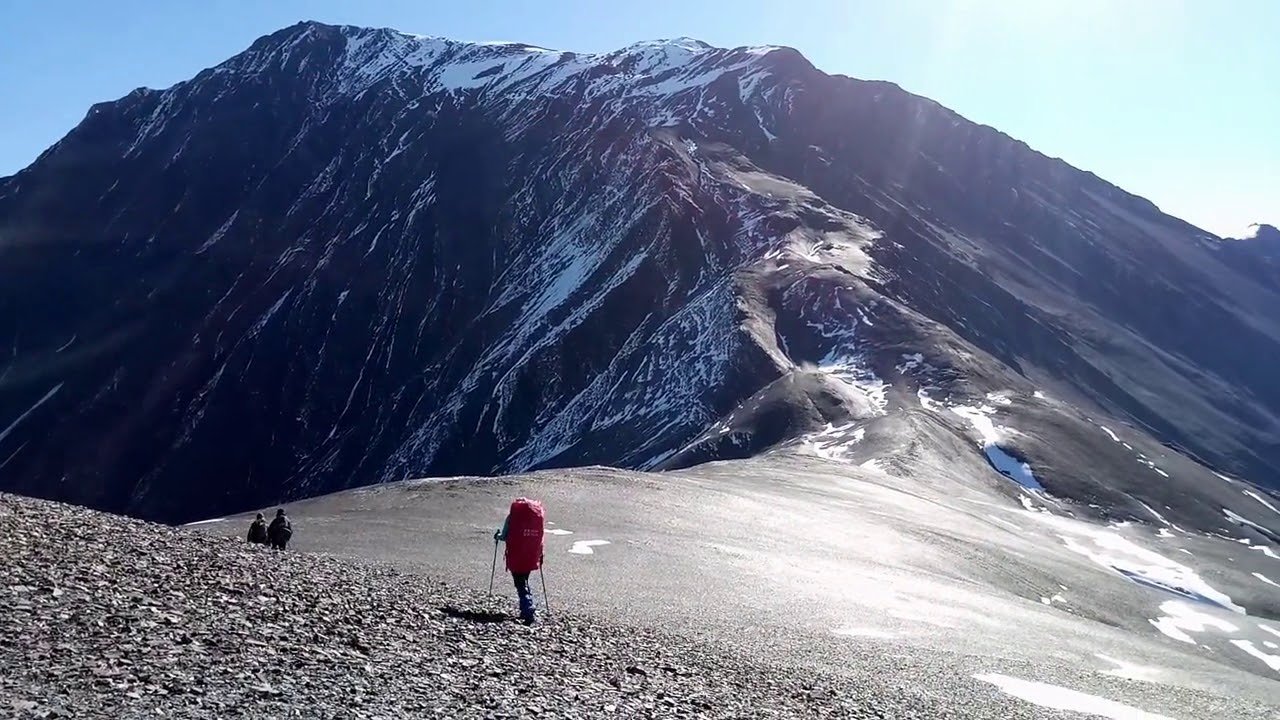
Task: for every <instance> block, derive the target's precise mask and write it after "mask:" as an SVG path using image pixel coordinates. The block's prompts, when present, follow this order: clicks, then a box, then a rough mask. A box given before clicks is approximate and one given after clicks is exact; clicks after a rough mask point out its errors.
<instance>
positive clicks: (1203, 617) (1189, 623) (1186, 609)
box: [1149, 600, 1240, 645]
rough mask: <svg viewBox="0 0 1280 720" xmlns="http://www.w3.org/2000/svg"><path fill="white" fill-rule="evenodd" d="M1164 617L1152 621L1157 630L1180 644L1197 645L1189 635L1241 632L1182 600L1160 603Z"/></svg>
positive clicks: (1226, 622)
mask: <svg viewBox="0 0 1280 720" xmlns="http://www.w3.org/2000/svg"><path fill="white" fill-rule="evenodd" d="M1160 612H1162V613H1164V615H1163V616H1161V617H1158V618H1156V619H1155V620H1150V621H1149V622H1150V623H1151V624H1152V625H1154V626H1155V628H1156V629H1157V630H1159V631H1160V632H1162V633H1164V634H1165V635H1168V636H1169V637H1171V638H1173V639H1174V640H1177V641H1179V642H1184V643H1190V644H1192V645H1195V644H1196V641H1195V639H1193V638H1192V637H1191V635H1189V634H1188V633H1201V632H1206V631H1208V630H1210V629H1214V630H1221V631H1222V632H1228V633H1233V632H1239V630H1240V628H1238V627H1236V626H1235V625H1234V624H1233V623H1231V622H1228V621H1226V620H1223V619H1222V618H1220V617H1215V616H1213V615H1210V614H1208V613H1204V612H1201V611H1200V610H1198V609H1196V608H1195V607H1194V606H1192V605H1191V604H1190V603H1187V602H1183V601H1181V600H1166V601H1165V602H1163V603H1160Z"/></svg>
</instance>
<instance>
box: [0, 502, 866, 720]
mask: <svg viewBox="0 0 1280 720" xmlns="http://www.w3.org/2000/svg"><path fill="white" fill-rule="evenodd" d="M0 548H3V562H2V563H0V638H2V639H3V640H2V641H0V668H4V672H3V673H0V717H9V716H11V715H12V716H15V717H23V718H25V717H75V718H86V717H111V718H133V717H149V718H155V717H199V718H211V717H238V716H244V717H254V718H270V717H308V718H338V717H343V718H345V717H353V718H356V717H397V718H399V717H425V716H431V717H477V718H479V717H485V718H499V717H538V718H581V717H709V718H716V717H790V716H804V717H824V716H828V715H831V716H835V715H840V716H842V717H848V716H850V715H853V716H861V715H862V713H859V712H858V711H857V710H856V708H853V707H850V706H851V705H852V704H853V701H852V696H851V695H846V694H843V693H842V691H841V689H840V688H837V687H835V686H832V685H830V684H825V683H821V684H816V683H815V680H814V678H813V677H812V676H806V677H804V678H801V677H798V676H796V675H795V674H794V673H793V672H792V671H788V670H785V669H779V668H765V667H759V666H752V665H748V664H744V663H743V661H741V660H739V659H734V658H729V657H725V656H723V655H721V654H717V653H716V652H714V651H711V650H709V649H707V648H702V647H698V646H696V645H694V644H692V643H690V642H688V641H684V640H681V639H678V638H671V637H662V636H660V635H658V634H654V633H646V632H637V631H636V630H634V629H630V628H628V629H623V628H617V627H610V626H607V625H602V624H599V623H596V622H593V621H589V620H586V619H583V618H580V617H575V616H573V615H572V614H561V613H557V614H556V615H555V617H554V618H553V619H552V620H551V621H550V622H547V623H544V624H541V625H538V626H534V627H526V626H524V625H521V624H519V623H516V622H508V621H498V622H486V621H482V620H493V619H495V618H493V617H490V615H493V614H496V613H495V611H497V610H499V609H505V608H506V604H507V601H506V600H499V599H494V600H492V601H490V600H487V599H486V598H485V596H484V595H483V593H481V594H471V593H467V592H463V591H460V590H458V589H456V588H450V587H447V586H445V585H443V584H441V583H437V582H432V581H430V580H426V579H424V578H421V577H416V576H411V575H405V574H402V573H398V572H394V571H392V570H390V569H386V568H383V567H378V566H375V565H371V564H367V563H362V562H353V561H350V560H344V559H339V558H334V557H328V556H320V555H307V554H300V553H294V552H288V553H275V552H272V551H270V550H267V549H265V548H259V547H256V546H249V545H247V544H244V543H238V542H235V541H232V540H227V539H221V538H211V537H207V536H203V535H198V534H195V533H191V532H186V531H182V530H177V529H173V528H169V527H165V526H161V525H153V524H148V523H143V522H139V521H135V520H130V519H126V518H121V517H116V516H112V515H106V514H101V513H95V512H91V511H88V510H83V509H79V508H75V507H70V506H65V505H58V504H53V503H47V502H43V501H36V500H29V499H26V498H21V497H17V496H13V495H5V494H0ZM553 609H554V608H553ZM455 611H462V612H461V613H459V612H455ZM473 613H474V614H473Z"/></svg>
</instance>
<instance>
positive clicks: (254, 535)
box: [249, 513, 267, 545]
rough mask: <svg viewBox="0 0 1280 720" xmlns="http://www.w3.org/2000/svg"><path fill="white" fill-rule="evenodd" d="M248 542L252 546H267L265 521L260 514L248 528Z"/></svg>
mask: <svg viewBox="0 0 1280 720" xmlns="http://www.w3.org/2000/svg"><path fill="white" fill-rule="evenodd" d="M249 542H251V543H253V544H254V545H266V544H267V521H266V518H264V517H262V513H258V517H256V518H254V519H253V524H252V525H250V526H249Z"/></svg>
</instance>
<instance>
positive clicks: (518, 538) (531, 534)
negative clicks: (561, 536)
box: [506, 498, 545, 573]
mask: <svg viewBox="0 0 1280 720" xmlns="http://www.w3.org/2000/svg"><path fill="white" fill-rule="evenodd" d="M544 519H545V515H544V514H543V511H542V503H540V502H538V501H537V500H530V499H529V498H516V500H515V501H514V502H512V503H511V512H510V513H509V514H508V515H507V555H506V557H507V570H508V571H510V572H513V573H527V572H533V571H534V570H537V569H539V568H541V567H542V526H543V524H544V522H543V521H544Z"/></svg>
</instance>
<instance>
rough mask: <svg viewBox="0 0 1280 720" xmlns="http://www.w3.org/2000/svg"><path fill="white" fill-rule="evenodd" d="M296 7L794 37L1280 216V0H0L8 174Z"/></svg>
mask: <svg viewBox="0 0 1280 720" xmlns="http://www.w3.org/2000/svg"><path fill="white" fill-rule="evenodd" d="M302 19H314V20H321V21H325V22H335V23H349V24H356V25H371V26H387V27H395V28H398V29H401V30H405V31H409V32H416V33H422V34H428V35H444V36H448V37H453V38H457V39H465V40H517V41H522V42H528V43H532V44H535V45H542V46H545V47H552V48H558V49H568V50H579V51H586V52H591V51H600V50H609V49H614V48H617V47H620V46H622V45H626V44H629V43H631V42H635V41H637V40H645V39H654V38H661V37H676V36H682V35H687V36H690V37H696V38H699V39H702V40H706V41H707V42H710V43H712V44H716V45H728V46H733V45H747V44H778V45H790V46H793V47H796V48H798V49H800V50H801V51H802V52H803V53H804V54H805V55H806V56H807V57H808V58H809V59H810V60H811V61H812V62H813V63H814V64H815V65H817V66H818V67H819V68H821V69H823V70H825V71H827V72H832V73H842V74H846V75H852V76H854V77H860V78H868V79H881V80H891V81H893V82H896V83H898V84H899V85H901V86H903V87H904V88H906V89H907V90H910V91H912V92H915V93H919V94H921V95H926V96H928V97H931V98H933V99H935V100H937V101H939V102H941V103H942V104H944V105H947V106H949V107H951V108H953V109H955V110H957V111H958V112H960V113H961V114H963V115H965V116H966V117H968V118H970V119H972V120H975V121H977V122H981V123H986V124H988V125H992V126H995V127H997V128H999V129H1001V130H1004V131H1005V132H1008V133H1009V134H1011V135H1013V136H1014V137H1017V138H1019V139H1022V140H1025V141H1026V142H1027V143H1029V144H1030V145H1031V146H1032V147H1034V148H1036V149H1038V150H1040V151H1042V152H1044V153H1046V154H1049V155H1053V156H1057V157H1061V158H1063V159H1065V160H1066V161H1068V162H1070V163H1072V164H1073V165H1076V166H1077V167H1081V168H1084V169H1086V170H1091V171H1093V172H1095V173H1097V174H1098V175H1100V176H1102V177H1104V178H1106V179H1108V180H1110V181H1112V182H1115V183H1116V184H1118V185H1120V186H1121V187H1124V188H1125V189H1127V190H1130V191H1132V192H1135V193H1138V194H1140V195H1144V196H1146V197H1148V198H1150V199H1151V200H1153V201H1154V202H1155V203H1156V204H1158V205H1159V206H1160V207H1161V208H1162V209H1163V210H1165V211H1166V212H1169V213H1171V214H1174V215H1177V216H1179V217H1182V218H1184V219H1186V220H1189V221H1191V222H1193V223H1195V224H1197V225H1200V226H1202V227H1204V228H1206V229H1209V230H1212V231H1215V232H1218V233H1231V232H1233V231H1236V230H1238V229H1241V228H1243V227H1244V226H1245V225H1247V224H1248V223H1251V222H1255V221H1264V222H1273V223H1280V130H1278V128H1280V42H1278V41H1277V39H1276V38H1277V35H1276V33H1277V30H1280V0H1220V1H1219V2H1213V1H1212V0H1196V1H1194V2H1193V1H1192V0H893V1H892V2H890V1H889V0H880V1H870V0H869V1H866V2H863V1H862V0H789V2H779V1H778V0H679V1H674V0H644V1H643V2H608V1H606V0H543V1H542V2H516V1H514V0H490V1H488V2H461V1H459V0H449V1H448V2H432V1H431V0H381V1H379V0H363V1H357V0H341V1H340V0H307V1H305V2H303V1H302V0H268V1H265V2H264V1H263V0H203V1H202V2H185V1H183V2H161V1H160V0H151V1H150V2H141V1H140V0H93V1H89V0H81V1H78V2H77V1H72V0H0V98H3V102H2V103H0V175H6V174H10V173H13V172H16V171H17V170H19V169H21V168H22V167H24V166H26V165H27V164H29V163H30V162H31V161H32V160H34V159H35V157H36V155H38V154H39V153H40V151H42V150H43V149H44V148H45V147H47V146H48V145H50V144H52V143H53V142H54V141H56V140H57V139H58V138H59V137H61V136H62V135H63V134H64V133H66V132H67V131H68V130H70V129H71V128H72V127H73V126H74V125H75V124H76V123H77V122H79V121H80V119H81V118H82V117H83V116H84V114H85V111H86V110H87V109H88V107H89V105H90V104H92V103H94V102H99V101H102V100H110V99H115V98H117V97H120V96H122V95H124V94H125V93H127V92H128V91H129V90H131V89H132V88H134V87H137V86H148V87H167V86H168V85H171V84H173V83H175V82H177V81H179V80H183V79H185V78H188V77H190V76H191V75H193V74H195V73H196V72H197V71H199V70H200V69H202V68H204V67H207V66H210V65H213V64H216V63H218V62H220V61H222V60H224V59H226V58H227V57H229V56H231V55H233V54H235V53H237V52H239V51H240V50H243V49H244V48H245V47H247V46H248V45H249V44H250V43H251V42H252V41H253V40H254V39H255V38H256V37H258V36H260V35H263V34H266V33H268V32H271V31H273V30H275V29H278V28H280V27H283V26H286V25H290V24H293V23H294V22H297V21H298V20H302Z"/></svg>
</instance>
